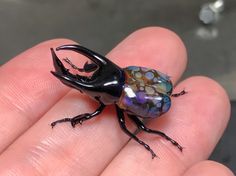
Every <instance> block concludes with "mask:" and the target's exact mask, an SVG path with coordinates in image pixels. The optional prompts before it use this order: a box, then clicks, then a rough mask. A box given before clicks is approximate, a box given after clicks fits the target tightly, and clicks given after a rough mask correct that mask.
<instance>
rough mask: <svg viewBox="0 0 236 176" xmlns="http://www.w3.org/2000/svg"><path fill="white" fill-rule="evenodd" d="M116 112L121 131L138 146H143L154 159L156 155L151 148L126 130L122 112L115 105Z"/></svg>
mask: <svg viewBox="0 0 236 176" xmlns="http://www.w3.org/2000/svg"><path fill="white" fill-rule="evenodd" d="M116 112H117V117H118V121H119V124H120V127H121V129H122V130H123V131H124V132H125V133H126V134H127V135H128V136H129V137H131V138H132V139H134V140H135V141H136V142H138V143H139V144H141V145H142V146H144V147H145V148H146V149H147V150H148V151H149V152H150V153H151V155H152V159H153V158H155V157H156V156H157V155H156V154H155V153H154V151H153V150H152V149H151V147H150V146H149V145H147V144H146V143H144V142H143V141H141V140H140V139H139V138H138V137H137V136H135V134H133V133H132V132H130V131H129V130H128V129H127V126H126V124H125V116H124V112H123V110H121V109H120V108H119V107H118V106H117V105H116Z"/></svg>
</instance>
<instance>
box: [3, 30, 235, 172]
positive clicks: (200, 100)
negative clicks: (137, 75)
mask: <svg viewBox="0 0 236 176" xmlns="http://www.w3.org/2000/svg"><path fill="white" fill-rule="evenodd" d="M72 43H73V41H69V40H65V39H57V40H51V41H47V42H44V43H41V44H39V45H37V46H35V47H33V48H31V49H29V50H27V51H25V52H24V53H22V54H20V55H18V56H17V57H16V58H14V59H13V60H11V61H10V62H8V63H6V64H5V65H3V66H2V67H1V68H0V85H1V86H0V107H1V108H0V124H1V126H0V141H1V142H0V151H1V155H0V175H11V176H13V175H14V176H16V175H17V176H20V175H24V176H25V175H30V176H32V175H57V176H58V175H63V176H66V175H82V176H87V175H88V176H89V175H91V176H94V175H102V176H106V175H122V176H133V175H135V176H138V175H145V176H149V175H163V176H175V175H176V176H177V175H184V176H190V175H191V176H195V175H214V176H217V175H220V176H231V175H233V173H232V172H231V171H230V170H229V169H227V168H226V167H225V166H223V165H221V164H219V163H217V162H213V161H207V158H208V157H209V155H210V153H211V152H212V150H213V149H214V147H215V145H216V144H217V142H218V140H219V139H220V137H221V135H222V133H223V131H224V129H225V128H226V125H227V122H228V119H229V115H230V104H229V100H228V97H227V95H226V93H225V91H224V90H223V89H222V88H221V87H220V86H219V85H218V84H217V83H216V82H214V81H213V80H211V79H209V78H206V77H200V76H198V77H191V78H188V79H186V80H184V81H182V82H181V83H179V84H178V85H177V86H176V88H175V89H174V92H179V91H180V90H182V89H185V90H186V91H187V92H188V94H186V95H183V96H181V97H178V98H172V107H171V109H170V110H169V112H168V113H166V114H165V115H163V116H161V117H160V118H156V119H153V120H150V123H149V124H148V126H149V127H150V128H152V129H157V130H160V131H163V132H165V133H166V134H168V135H169V136H170V137H172V138H173V139H175V140H176V141H178V142H179V143H180V144H181V145H182V146H183V147H184V150H183V153H181V152H180V151H179V150H178V149H176V147H174V146H173V145H171V144H170V143H169V142H168V141H166V140H165V139H162V138H161V137H158V136H155V135H150V134H144V133H142V132H141V133H140V134H138V136H139V137H140V138H141V139H142V140H143V141H145V142H146V143H147V144H149V145H150V146H151V147H152V149H153V150H154V151H155V153H156V154H157V155H158V158H155V159H151V156H150V153H149V152H148V151H146V150H145V149H144V148H143V147H142V146H141V145H139V144H137V143H136V142H135V141H133V140H131V141H129V138H128V137H127V136H126V135H125V134H124V133H123V132H122V131H121V129H120V127H119V124H118V122H117V118H116V117H115V116H116V114H115V112H114V107H113V106H109V107H107V108H106V109H105V111H104V112H103V113H102V114H101V115H99V116H98V117H96V118H94V119H93V120H90V121H86V122H84V124H83V125H82V126H80V125H77V126H76V127H75V128H74V129H73V128H72V127H71V126H70V124H69V123H63V124H58V125H57V126H56V127H55V128H54V129H51V127H50V123H51V122H53V121H55V120H57V119H61V118H65V117H74V116H76V115H78V114H81V113H87V112H92V111H94V110H95V109H96V107H97V105H96V103H95V102H94V101H91V99H89V98H88V97H87V96H86V95H84V94H80V93H79V92H78V91H75V90H71V89H69V88H68V87H66V86H64V85H63V84H61V82H60V81H58V79H56V78H55V77H53V76H52V75H51V74H50V71H51V70H53V69H54V68H53V65H52V58H51V57H52V56H51V53H50V50H49V49H50V48H51V47H53V48H55V47H57V46H60V45H63V44H72ZM58 55H59V56H60V58H63V57H68V58H71V59H73V63H76V64H78V65H83V63H84V62H85V60H83V59H82V58H83V57H82V56H81V55H78V54H76V53H74V52H66V51H65V52H58ZM107 57H108V58H110V59H111V60H112V61H114V62H115V63H117V64H118V65H119V66H121V67H125V66H129V65H137V66H145V67H150V68H154V69H157V70H159V71H161V72H163V73H166V74H168V75H170V76H171V79H172V80H173V82H174V83H176V82H177V80H178V79H179V78H180V77H181V75H182V73H183V72H184V69H185V66H186V60H187V56H186V51H185V47H184V45H183V43H182V42H181V40H180V39H179V38H178V37H177V36H176V35H175V34H174V33H172V32H170V31H168V30H166V29H163V28H156V27H152V28H145V29H142V30H139V31H137V32H135V33H133V34H131V35H130V36H129V37H128V38H126V39H125V40H124V41H122V42H121V43H120V44H119V45H118V46H117V47H115V49H113V50H112V51H111V52H110V53H109V54H108V56H107ZM206 64H207V63H206ZM128 126H129V128H130V129H132V130H133V131H135V127H134V126H132V125H131V124H129V125H128Z"/></svg>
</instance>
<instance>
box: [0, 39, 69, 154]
mask: <svg viewBox="0 0 236 176" xmlns="http://www.w3.org/2000/svg"><path fill="white" fill-rule="evenodd" d="M65 43H73V41H71V40H66V39H58V40H50V41H47V42H44V43H41V44H39V45H37V46H35V47H33V48H31V49H29V50H27V51H25V52H24V53H22V54H20V55H18V56H16V57H15V58H14V59H12V60H11V61H9V62H8V63H6V64H5V65H3V66H2V67H1V68H0V85H1V86H0V107H1V108H0V114H1V116H0V124H1V126H0V131H1V133H0V141H1V143H0V153H1V151H3V150H4V148H6V147H7V146H8V145H9V144H10V143H11V142H12V141H14V140H15V139H16V138H17V137H18V136H19V135H20V134H22V133H23V132H24V131H25V130H26V129H27V128H29V127H30V126H31V125H32V124H33V123H34V122H36V121H37V120H38V119H39V118H40V117H41V116H42V115H43V114H44V113H45V112H47V110H48V109H50V108H51V107H52V105H54V104H55V102H57V101H58V100H59V99H60V98H61V97H62V96H63V95H64V94H65V93H66V92H67V91H68V90H69V89H68V88H66V87H65V86H62V85H61V84H60V83H59V82H58V81H57V80H55V79H54V78H53V76H52V75H51V74H50V70H51V69H52V61H51V55H50V52H49V48H50V47H56V46H58V45H61V44H65Z"/></svg>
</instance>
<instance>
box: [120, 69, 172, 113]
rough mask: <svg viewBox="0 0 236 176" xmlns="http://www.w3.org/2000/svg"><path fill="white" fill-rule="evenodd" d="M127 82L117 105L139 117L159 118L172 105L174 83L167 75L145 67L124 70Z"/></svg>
mask: <svg viewBox="0 0 236 176" xmlns="http://www.w3.org/2000/svg"><path fill="white" fill-rule="evenodd" d="M124 72H125V76H126V78H125V79H126V80H125V85H124V87H123V92H122V95H121V97H120V99H119V102H117V105H118V106H119V107H120V108H122V109H124V110H126V111H127V112H128V113H131V114H135V115H137V116H139V117H152V118H154V117H158V116H160V115H161V114H163V113H165V112H167V111H168V110H169V108H170V105H171V99H170V97H169V95H170V94H171V93H172V83H171V81H170V79H169V77H168V76H167V75H164V74H162V73H160V72H158V71H156V70H153V69H148V68H144V67H136V66H131V67H127V68H125V69H124Z"/></svg>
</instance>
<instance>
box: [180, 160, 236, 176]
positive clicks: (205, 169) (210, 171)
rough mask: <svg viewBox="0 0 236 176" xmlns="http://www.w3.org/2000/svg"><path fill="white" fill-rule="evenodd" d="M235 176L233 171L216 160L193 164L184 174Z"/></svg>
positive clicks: (188, 175)
mask: <svg viewBox="0 0 236 176" xmlns="http://www.w3.org/2000/svg"><path fill="white" fill-rule="evenodd" d="M198 175H201V176H209V175H214V176H234V174H233V172H232V171H231V170H230V169H229V168H227V167H226V166H224V165H223V164H220V163H218V162H215V161H210V160H206V161H202V162H199V163H197V164H195V165H193V166H192V167H191V168H189V169H188V170H187V171H186V172H185V174H184V176H198Z"/></svg>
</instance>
